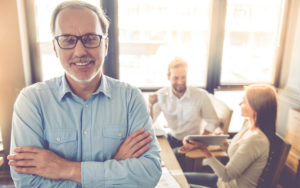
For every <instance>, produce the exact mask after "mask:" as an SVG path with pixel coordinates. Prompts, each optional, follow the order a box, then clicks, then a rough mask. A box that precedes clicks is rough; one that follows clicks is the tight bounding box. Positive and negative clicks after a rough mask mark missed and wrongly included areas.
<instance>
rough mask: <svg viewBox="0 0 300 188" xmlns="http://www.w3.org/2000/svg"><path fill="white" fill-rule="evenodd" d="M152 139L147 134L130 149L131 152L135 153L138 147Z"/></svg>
mask: <svg viewBox="0 0 300 188" xmlns="http://www.w3.org/2000/svg"><path fill="white" fill-rule="evenodd" d="M151 141H152V136H148V137H146V138H145V139H143V140H141V141H139V142H137V143H136V144H135V145H134V146H133V147H132V148H131V149H130V150H131V151H132V153H136V152H137V151H138V150H139V149H140V148H142V147H143V146H144V145H146V144H147V143H149V142H151Z"/></svg>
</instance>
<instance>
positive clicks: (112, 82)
mask: <svg viewBox="0 0 300 188" xmlns="http://www.w3.org/2000/svg"><path fill="white" fill-rule="evenodd" d="M105 80H106V84H107V85H108V87H109V88H111V89H113V90H134V91H135V90H139V89H138V88H137V87H135V86H132V85H130V84H129V83H126V82H123V81H120V80H117V79H115V78H111V77H109V76H105Z"/></svg>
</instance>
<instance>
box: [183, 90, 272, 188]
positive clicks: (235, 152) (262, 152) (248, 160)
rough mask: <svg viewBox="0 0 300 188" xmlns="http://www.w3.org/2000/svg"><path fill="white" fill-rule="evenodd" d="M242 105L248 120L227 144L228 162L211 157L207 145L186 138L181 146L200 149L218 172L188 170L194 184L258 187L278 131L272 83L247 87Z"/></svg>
mask: <svg viewBox="0 0 300 188" xmlns="http://www.w3.org/2000/svg"><path fill="white" fill-rule="evenodd" d="M240 106H241V112H242V116H243V117H245V118H246V119H247V120H248V121H247V123H246V124H245V125H244V127H243V129H242V130H241V131H240V132H239V133H238V134H237V135H236V136H234V138H233V139H232V141H231V143H230V145H229V146H228V147H227V148H228V149H227V153H228V156H229V162H228V163H227V164H226V165H223V164H222V163H221V162H219V161H218V160H217V159H216V158H215V157H214V156H212V154H211V153H210V152H209V151H208V149H207V147H206V146H205V145H204V144H202V143H200V142H196V141H193V140H191V141H187V140H186V139H184V141H183V144H184V145H183V146H182V148H181V149H182V150H185V151H189V150H192V149H195V148H199V149H201V150H202V151H203V153H204V154H205V157H206V159H205V160H204V161H203V163H204V164H206V165H209V166H210V167H211V168H212V169H213V171H214V172H215V174H204V173H185V175H186V177H187V179H188V181H189V183H191V187H204V186H209V187H219V188H241V187H242V188H255V187H256V186H257V183H258V179H259V177H260V175H261V173H262V171H263V169H264V167H265V165H266V164H267V160H268V156H269V150H270V143H271V141H272V138H273V137H274V135H275V132H276V116H277V95H276V92H275V90H274V88H273V87H271V86H269V85H251V86H248V87H246V90H245V96H244V98H243V101H242V102H241V103H240ZM194 184H198V185H194ZM200 185H201V186H200Z"/></svg>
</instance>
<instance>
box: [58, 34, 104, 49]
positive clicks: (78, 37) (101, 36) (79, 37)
mask: <svg viewBox="0 0 300 188" xmlns="http://www.w3.org/2000/svg"><path fill="white" fill-rule="evenodd" d="M88 35H92V36H97V37H99V38H100V40H99V44H98V45H97V46H94V47H88V46H86V45H85V43H84V42H83V41H82V37H85V36H88ZM67 36H72V37H75V38H76V42H75V44H74V46H73V47H72V48H62V47H61V45H60V43H59V38H60V37H67ZM104 38H105V36H103V35H97V34H92V33H88V34H84V35H80V36H76V35H71V34H65V35H58V36H55V37H54V39H55V40H56V42H57V44H58V46H59V47H60V48H61V49H64V50H69V49H74V48H75V47H76V45H77V42H78V40H80V41H81V43H82V45H83V46H84V47H85V48H98V47H99V46H100V44H101V41H102V39H104Z"/></svg>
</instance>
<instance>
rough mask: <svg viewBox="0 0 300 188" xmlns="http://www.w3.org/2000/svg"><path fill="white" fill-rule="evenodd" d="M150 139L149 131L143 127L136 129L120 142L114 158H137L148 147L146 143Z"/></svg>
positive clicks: (118, 159)
mask: <svg viewBox="0 0 300 188" xmlns="http://www.w3.org/2000/svg"><path fill="white" fill-rule="evenodd" d="M151 141H152V136H151V133H150V132H145V130H144V129H143V128H141V129H138V130H136V131H135V132H134V133H132V134H131V135H129V136H128V138H127V139H126V140H125V141H124V142H123V143H122V144H121V146H120V147H119V149H118V152H117V153H116V155H115V156H114V159H115V160H117V161H120V160H125V159H128V158H138V157H140V156H141V155H142V154H143V153H145V152H146V151H147V150H148V149H149V147H150V146H149V144H148V143H149V142H151Z"/></svg>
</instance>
